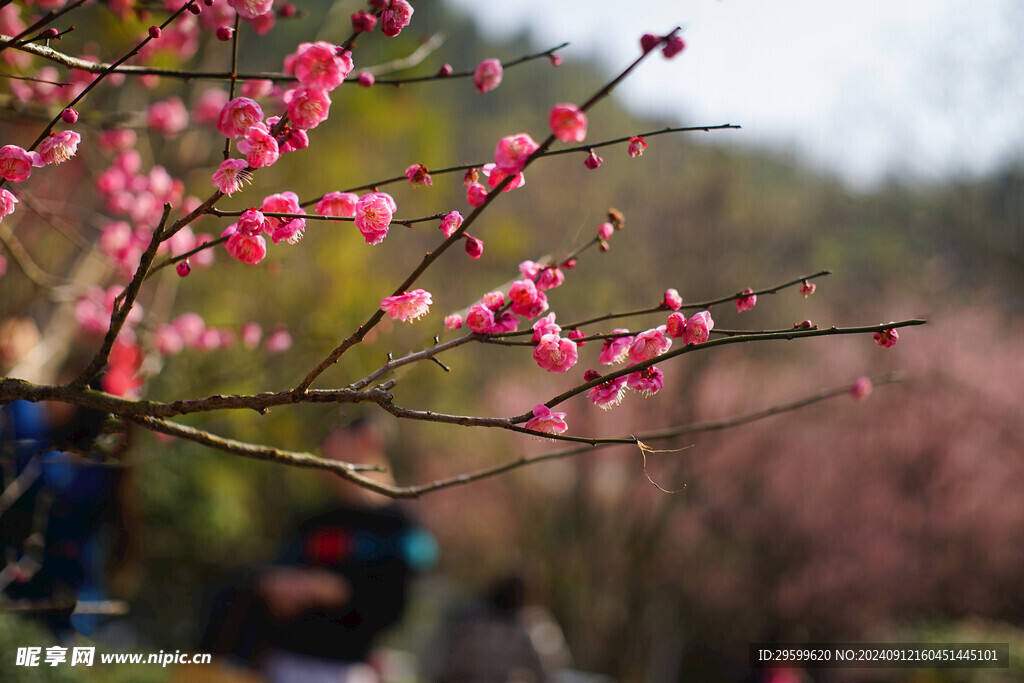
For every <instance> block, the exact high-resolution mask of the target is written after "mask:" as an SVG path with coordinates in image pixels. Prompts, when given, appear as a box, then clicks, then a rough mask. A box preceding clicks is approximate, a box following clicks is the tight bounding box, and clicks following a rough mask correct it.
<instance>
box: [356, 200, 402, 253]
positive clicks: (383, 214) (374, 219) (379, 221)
mask: <svg viewBox="0 0 1024 683" xmlns="http://www.w3.org/2000/svg"><path fill="white" fill-rule="evenodd" d="M396 208H397V207H396V205H395V200H394V199H392V198H391V195H389V194H386V193H384V192H370V193H368V194H364V195H363V196H362V197H360V198H359V200H358V201H357V202H356V227H357V228H359V232H361V233H362V234H363V237H364V238H365V239H366V243H367V244H380V243H381V242H383V241H384V238H385V237H387V236H388V230H389V229H390V228H391V218H392V216H393V215H394V212H395V209H396Z"/></svg>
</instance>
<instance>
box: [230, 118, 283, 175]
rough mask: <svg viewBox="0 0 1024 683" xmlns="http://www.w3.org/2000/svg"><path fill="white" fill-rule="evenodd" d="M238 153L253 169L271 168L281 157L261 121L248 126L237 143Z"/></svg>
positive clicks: (279, 150)
mask: <svg viewBox="0 0 1024 683" xmlns="http://www.w3.org/2000/svg"><path fill="white" fill-rule="evenodd" d="M238 151H239V152H241V153H242V154H244V155H245V158H246V160H247V161H248V162H249V165H250V166H251V167H253V168H263V167H264V166H272V165H273V164H274V163H275V162H276V161H277V160H278V159H279V158H280V157H281V148H280V147H278V144H277V140H276V139H275V138H274V136H273V135H271V134H270V130H269V129H268V128H267V124H265V123H263V122H262V121H260V122H257V123H254V124H252V125H251V126H249V128H248V130H246V131H245V138H244V139H242V140H239V141H238Z"/></svg>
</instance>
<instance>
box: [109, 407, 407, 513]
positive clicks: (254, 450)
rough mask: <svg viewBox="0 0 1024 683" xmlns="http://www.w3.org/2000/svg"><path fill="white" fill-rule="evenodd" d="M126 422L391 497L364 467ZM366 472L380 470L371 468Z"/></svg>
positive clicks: (169, 425)
mask: <svg viewBox="0 0 1024 683" xmlns="http://www.w3.org/2000/svg"><path fill="white" fill-rule="evenodd" d="M129 419H130V420H132V421H133V422H135V423H137V424H139V425H141V426H143V427H145V428H146V429H149V430H152V431H154V432H160V433H161V434H166V435H168V436H174V437H177V438H180V439H187V440H188V441H194V442H195V443H198V444H202V445H204V446H209V447H210V448H215V449H217V450H220V451H224V452H226V453H231V454H233V455H240V456H242V457H245V458H252V459H254V460H265V461H270V462H278V463H281V464H285V465H291V466H292V467H307V468H315V469H321V470H327V471H329V472H333V473H335V474H337V475H338V476H340V477H342V478H343V479H347V480H349V481H351V482H352V483H353V484H358V485H359V486H362V487H363V488H366V489H369V490H371V491H376V492H378V493H383V494H385V495H390V494H389V493H388V489H389V488H391V487H389V486H388V485H387V484H383V483H381V482H379V481H377V480H375V479H372V478H371V477H367V476H366V475H364V474H361V472H365V471H368V468H367V467H366V466H365V465H357V464H353V463H348V462H342V461H339V460H329V459H326V458H321V457H318V456H316V455H313V454H312V453H303V452H296V451H287V450H282V449H279V448H271V447H269V446H257V445H255V444H251V443H246V442H244V441H236V440H235V439H228V438H225V437H222V436H216V435H214V434H211V433H210V432H207V431H203V430H201V429H196V428H194V427H187V426H185V425H179V424H175V423H174V422H169V421H167V420H161V419H159V418H155V417H143V416H138V417H130V418H129ZM369 471H381V470H379V469H376V468H373V469H371V470H369Z"/></svg>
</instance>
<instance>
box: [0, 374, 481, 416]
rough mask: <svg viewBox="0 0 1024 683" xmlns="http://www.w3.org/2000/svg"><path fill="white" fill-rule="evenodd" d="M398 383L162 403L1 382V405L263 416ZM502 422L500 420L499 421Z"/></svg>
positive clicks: (377, 399) (383, 393)
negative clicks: (229, 412) (244, 412)
mask: <svg viewBox="0 0 1024 683" xmlns="http://www.w3.org/2000/svg"><path fill="white" fill-rule="evenodd" d="M392 386H394V382H385V383H383V384H381V385H379V386H376V387H373V388H371V389H366V390H363V391H356V390H354V389H347V388H346V389H319V390H313V391H307V392H305V393H303V394H296V393H294V392H291V391H279V392H264V393H259V394H250V395H244V394H234V395H230V396H225V395H221V394H217V395H213V396H205V397H202V398H193V399H181V400H177V401H170V402H166V403H162V402H159V401H148V400H139V401H136V400H131V399H126V398H121V397H119V396H113V395H111V394H108V393H105V392H103V391H98V390H95V389H90V388H89V387H88V386H83V385H75V384H69V385H49V384H35V383H32V382H28V381H26V380H22V379H16V378H3V379H0V403H5V402H8V401H16V400H24V401H31V402H39V401H59V402H61V403H71V404H74V405H78V406H82V407H83V408H91V409H93V410H99V411H102V412H106V413H111V414H113V415H120V416H121V417H159V418H170V417H176V416H178V415H190V414H194V413H208V412H211V411H214V410H253V411H255V412H257V413H259V414H261V415H263V414H266V413H267V412H269V411H270V409H271V408H274V407H278V406H287V405H298V404H325V403H336V404H341V403H361V402H368V401H369V402H374V403H382V402H385V401H388V400H390V397H391V395H390V393H388V390H389V389H390V388H391V387H392ZM495 419H500V418H495Z"/></svg>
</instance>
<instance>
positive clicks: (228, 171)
mask: <svg viewBox="0 0 1024 683" xmlns="http://www.w3.org/2000/svg"><path fill="white" fill-rule="evenodd" d="M248 168H249V162H247V161H245V160H244V159H225V160H224V161H222V162H220V166H218V167H217V170H216V171H214V172H213V177H212V178H211V179H210V182H211V183H212V184H213V186H214V187H216V188H217V189H218V190H220V191H221V192H223V193H224V194H226V195H228V196H229V197H230V196H231V195H233V194H234V193H236V192H238V191H239V190H241V189H242V184H243V183H247V182H249V181H250V180H251V179H252V176H251V175H250V173H249V172H248V171H247V170H246V169H248Z"/></svg>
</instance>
